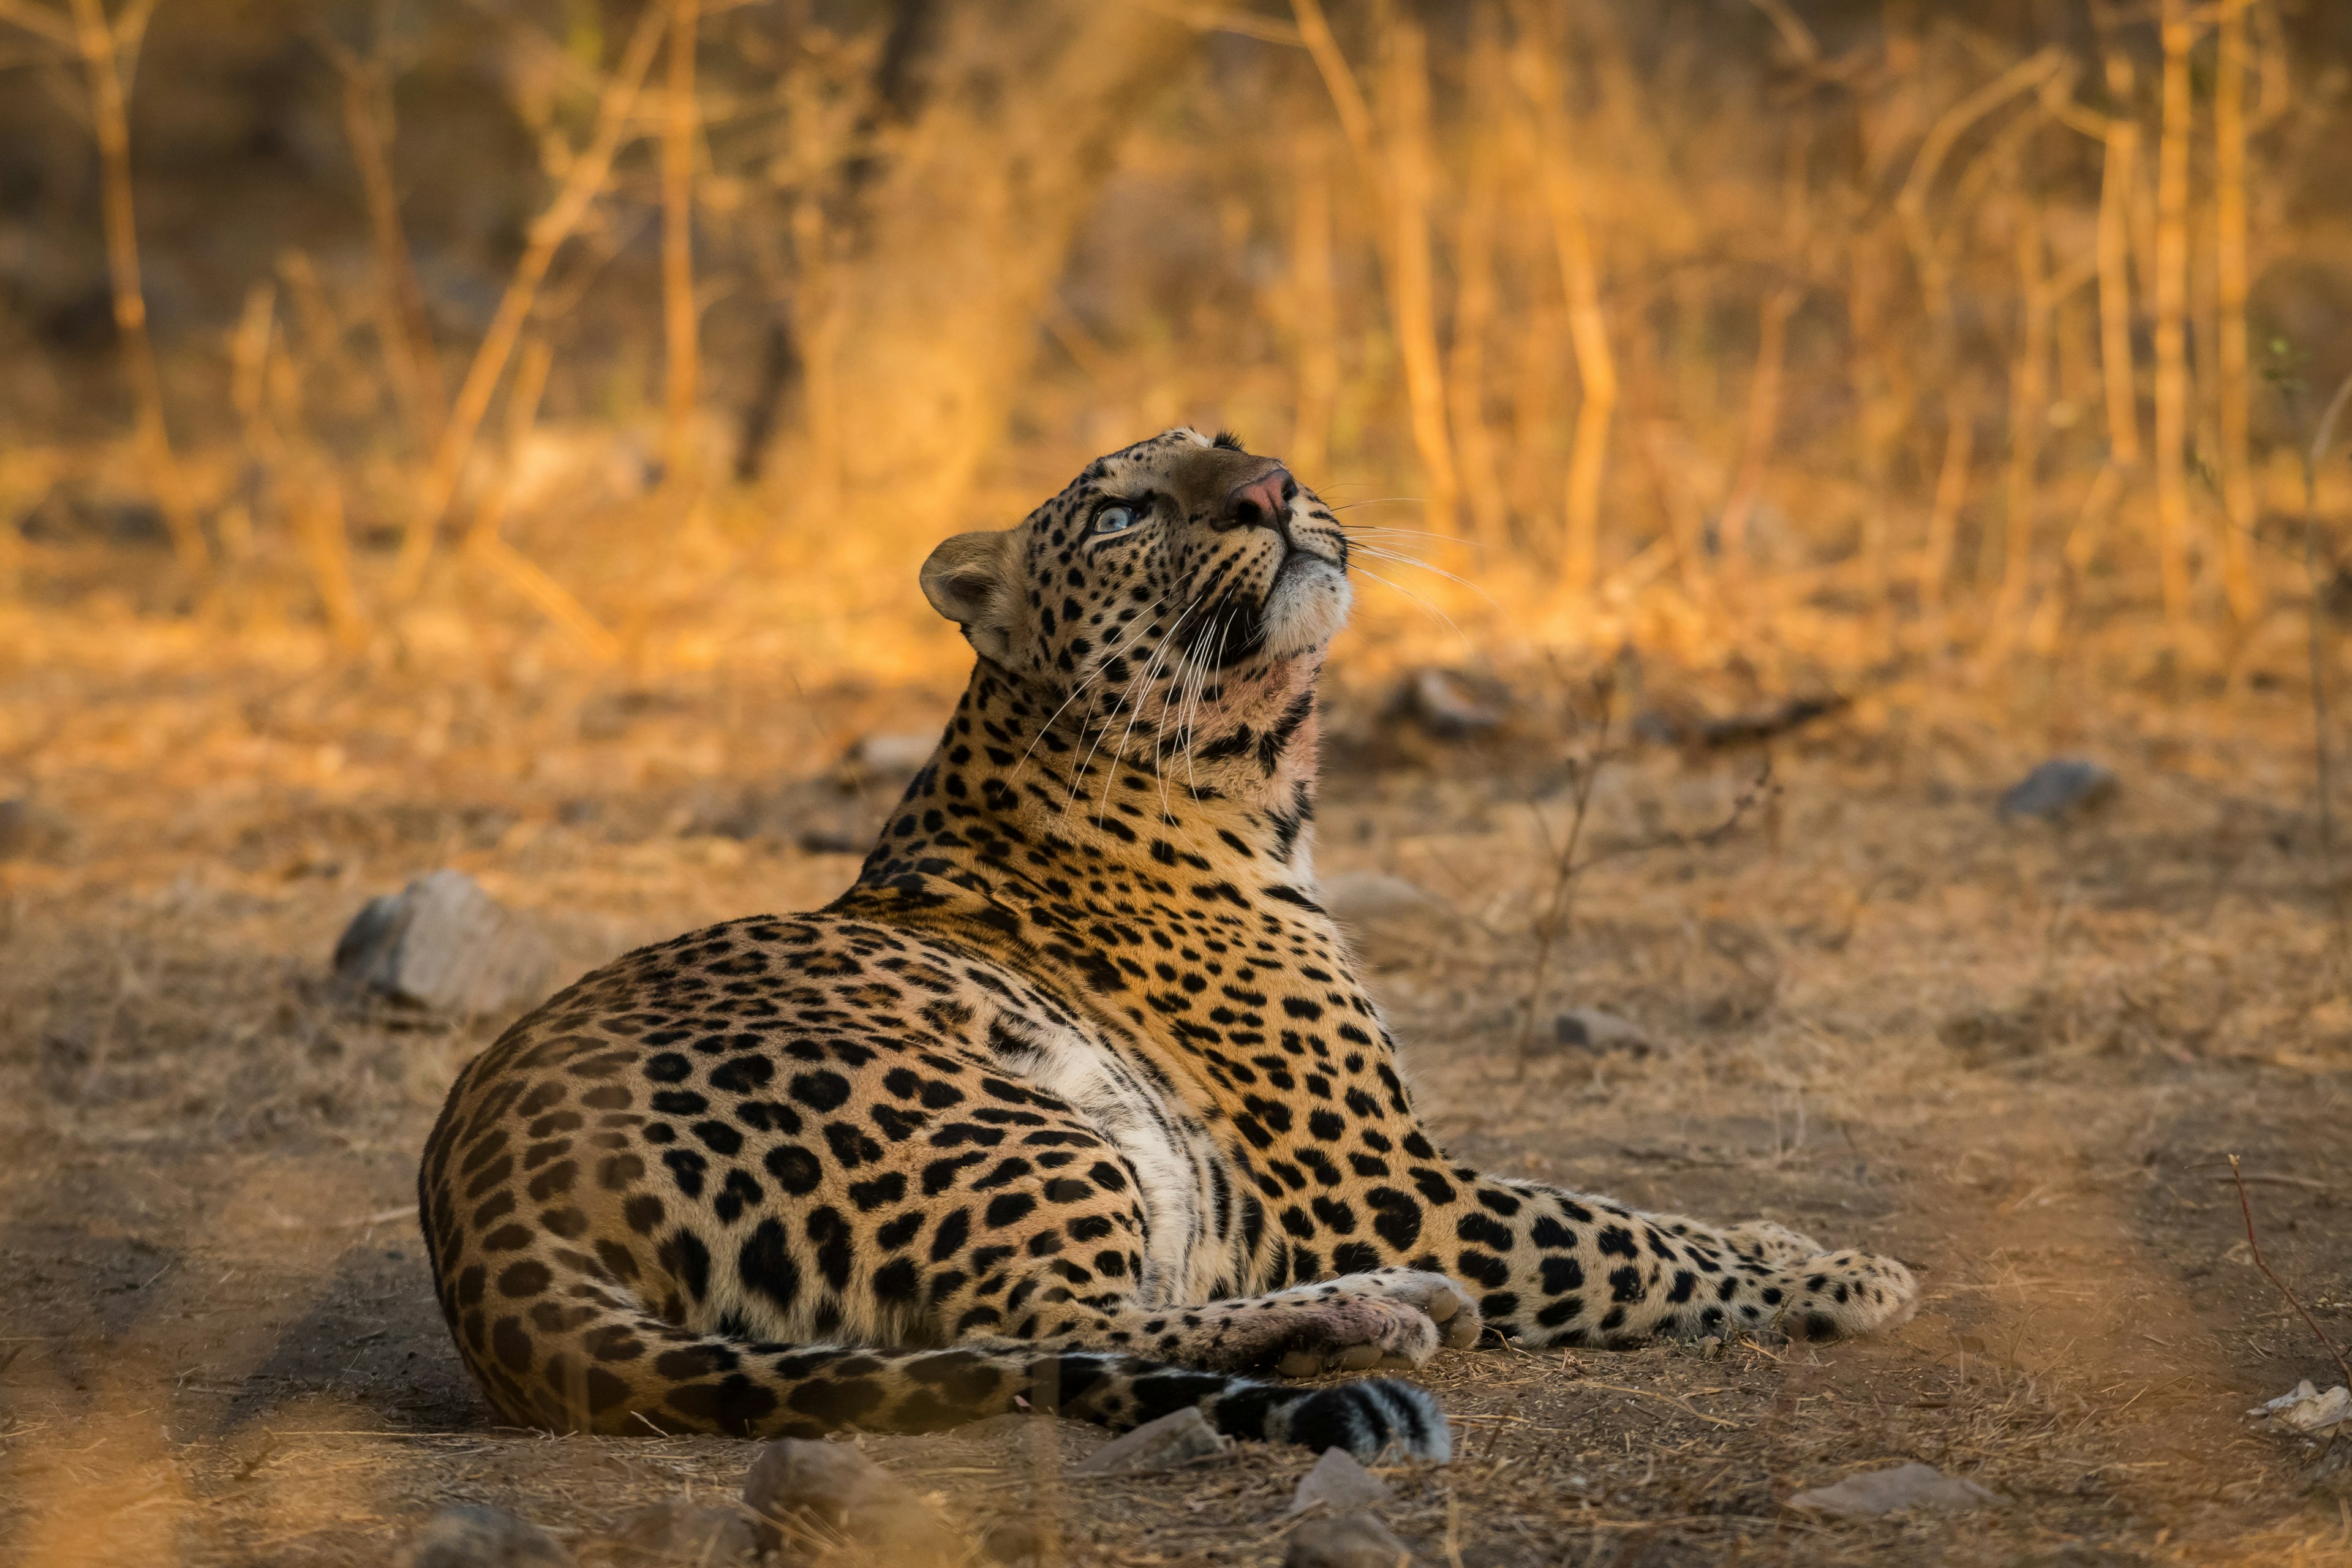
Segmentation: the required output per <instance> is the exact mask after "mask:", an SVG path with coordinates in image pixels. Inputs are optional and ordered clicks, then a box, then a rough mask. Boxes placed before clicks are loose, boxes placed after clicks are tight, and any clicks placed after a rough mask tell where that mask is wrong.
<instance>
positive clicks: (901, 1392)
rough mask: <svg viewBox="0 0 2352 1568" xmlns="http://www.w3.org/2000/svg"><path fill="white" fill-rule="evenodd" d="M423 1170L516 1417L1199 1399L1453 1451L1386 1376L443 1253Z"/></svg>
mask: <svg viewBox="0 0 2352 1568" xmlns="http://www.w3.org/2000/svg"><path fill="white" fill-rule="evenodd" d="M420 1187H421V1188H423V1189H424V1191H425V1205H424V1214H423V1217H424V1219H425V1231H426V1238H427V1243H428V1247H427V1250H428V1252H430V1253H432V1254H433V1261H434V1271H435V1276H436V1279H435V1283H436V1287H437V1290H438V1294H439V1296H440V1299H441V1309H442V1312H443V1315H444V1316H445V1317H446V1319H447V1321H448V1323H449V1331H450V1334H451V1336H452V1337H453V1338H454V1339H455V1340H456V1341H457V1349H458V1352H459V1353H460V1354H461V1355H462V1356H463V1357H464V1358H465V1361H466V1363H467V1367H468V1368H469V1369H470V1370H471V1371H472V1372H473V1373H474V1376H475V1379H476V1381H478V1383H479V1384H481V1386H482V1389H483V1391H484V1392H485V1393H486V1394H488V1396H489V1398H490V1402H491V1403H492V1404H493V1405H495V1406H496V1407H497V1408H498V1411H499V1414H500V1415H502V1416H503V1417H505V1418H506V1419H508V1420H509V1421H512V1422H514V1423H516V1424H517V1425H519V1426H536V1427H540V1428H541V1429H544V1430H547V1431H553V1432H594V1433H602V1434H606V1435H612V1436H621V1435H644V1434H646V1433H676V1432H708V1433H717V1434H722V1435H726V1436H738V1437H759V1438H772V1437H812V1436H822V1435H823V1434H824V1433H827V1432H833V1431H840V1430H844V1429H851V1428H854V1429H856V1430H860V1431H867V1432H932V1431H939V1430H941V1429H943V1428H946V1427H951V1426H960V1425H961V1424H963V1423H964V1422H967V1421H972V1420H977V1419H979V1418H981V1417H983V1416H988V1415H1002V1414H1004V1413H1006V1412H1008V1411H1013V1410H1017V1409H1021V1408H1024V1407H1025V1408H1027V1409H1030V1410H1035V1411H1044V1412H1051V1413H1055V1414H1059V1415H1067V1416H1074V1417H1076V1418H1079V1419H1081V1420H1087V1421H1093V1422H1096V1423H1098V1424H1100V1425H1102V1426H1108V1427H1110V1428H1111V1429H1112V1430H1114V1431H1125V1430H1127V1429H1129V1428H1130V1427H1133V1426H1140V1425H1141V1424H1142V1423H1144V1422H1146V1421H1150V1420H1153V1419H1155V1418H1157V1417H1159V1416H1161V1415H1169V1414H1171V1413H1173V1412H1175V1411H1177V1410H1181V1409H1182V1408H1183V1407H1185V1406H1186V1405H1192V1406H1195V1407H1197V1408H1198V1409H1199V1410H1200V1411H1201V1413H1202V1415H1204V1416H1206V1417H1207V1418H1208V1420H1209V1422H1210V1424H1211V1425H1212V1426H1214V1427H1215V1428H1216V1429H1217V1430H1218V1431H1220V1432H1223V1433H1224V1434H1225V1435H1227V1436H1233V1437H1244V1438H1255V1439H1261V1440H1264V1441H1267V1442H1276V1443H1302V1444H1305V1445H1307V1447H1310V1448H1313V1449H1316V1450H1318V1451H1320V1450H1322V1449H1324V1448H1334V1447H1336V1448H1345V1449H1347V1450H1348V1451H1349V1453H1351V1454H1353V1455H1355V1456H1356V1457H1357V1458H1361V1459H1367V1460H1369V1459H1370V1458H1373V1457H1374V1456H1376V1455H1378V1454H1380V1453H1381V1451H1382V1450H1383V1449H1386V1448H1388V1447H1390V1446H1391V1444H1394V1445H1396V1446H1397V1447H1399V1448H1400V1449H1402V1452H1403V1453H1405V1454H1406V1455H1408V1456H1410V1457H1412V1458H1423V1459H1436V1460H1444V1459H1445V1458H1450V1457H1451V1454H1452V1440H1451V1436H1450V1434H1449V1432H1448V1429H1447V1426H1446V1422H1445V1416H1444V1412H1443V1411H1441V1410H1440V1409H1439V1407H1438V1405H1437V1402H1436V1400H1435V1399H1434V1398H1433V1397H1432V1396H1431V1395H1430V1394H1428V1393H1427V1392H1426V1391H1424V1390H1423V1389H1420V1388H1416V1387H1414V1386H1412V1384H1405V1383H1397V1382H1392V1381H1391V1380H1389V1379H1386V1378H1368V1379H1363V1380H1360V1381H1358V1382H1353V1383H1346V1384H1336V1385H1331V1386H1325V1387H1300V1386H1297V1385H1293V1384H1279V1383H1267V1382H1261V1381H1258V1380H1255V1379H1251V1378H1245V1377H1236V1376H1232V1375H1230V1374H1227V1373H1213V1372H1202V1371H1197V1370H1194V1369H1192V1368H1189V1367H1181V1366H1176V1365H1171V1364H1170V1363H1165V1362H1155V1361H1148V1360H1145V1359H1143V1358H1141V1357H1138V1356H1131V1355H1126V1354H1120V1353H1114V1352H1102V1351H1092V1350H1080V1349H1065V1348H1060V1347H1056V1346H1052V1345H1043V1344H1041V1345H1034V1346H1032V1345H1026V1344H1008V1343H1007V1342H1003V1341H995V1342H989V1343H987V1344H985V1345H971V1346H958V1345H950V1346H948V1347H945V1348H941V1349H922V1350H914V1349H892V1348H860V1347H856V1346H845V1345H832V1344H814V1345H810V1344H779V1343H773V1342H763V1341H758V1340H752V1339H748V1338H739V1337H734V1336H730V1335H727V1334H723V1333H701V1332H698V1331H694V1330H692V1329H688V1328H682V1327H679V1326H677V1324H676V1323H673V1322H671V1321H667V1319H666V1318H665V1317H663V1316H659V1315H656V1313H654V1312H652V1311H650V1310H647V1309H646V1306H645V1304H644V1303H643V1302H642V1301H641V1300H638V1297H637V1293H636V1290H635V1289H634V1288H633V1286H632V1284H631V1283H629V1282H627V1281H625V1280H623V1279H619V1278H616V1276H615V1273H614V1270H613V1269H612V1268H609V1267H606V1266H605V1265H604V1264H603V1263H601V1262H600V1261H599V1259H598V1258H593V1257H591V1256H589V1255H588V1254H586V1253H583V1252H579V1251H575V1250H573V1249H572V1248H571V1247H547V1246H545V1245H543V1244H542V1245H541V1246H537V1247H521V1248H518V1249H516V1252H515V1253H514V1254H510V1255H509V1256H508V1257H507V1258H504V1259H501V1260H498V1261H493V1260H491V1259H490V1258H488V1257H486V1256H485V1255H483V1254H481V1253H478V1252H471V1251H470V1249H467V1248H464V1247H462V1245H461V1246H460V1247H457V1248H452V1249H451V1252H452V1253H453V1254H454V1256H450V1257H447V1258H446V1265H448V1266H446V1267H445V1258H444V1256H443V1254H442V1251H441V1249H440V1248H439V1247H435V1246H433V1245H432V1243H434V1242H435V1241H436V1240H439V1239H441V1237H436V1234H435V1233H436V1230H441V1231H442V1235H443V1236H446V1235H447V1234H448V1232H447V1231H446V1230H442V1227H440V1226H436V1224H435V1221H436V1218H438V1217H443V1216H441V1215H439V1214H438V1212H437V1211H438V1206H439V1205H435V1204H434V1202H433V1201H432V1196H431V1193H430V1184H420ZM469 1254H470V1255H469ZM621 1256H623V1257H625V1254H623V1255H621Z"/></svg>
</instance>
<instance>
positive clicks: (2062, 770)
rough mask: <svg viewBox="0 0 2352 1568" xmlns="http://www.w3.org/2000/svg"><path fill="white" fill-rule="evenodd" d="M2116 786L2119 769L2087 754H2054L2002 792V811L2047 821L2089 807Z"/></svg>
mask: <svg viewBox="0 0 2352 1568" xmlns="http://www.w3.org/2000/svg"><path fill="white" fill-rule="evenodd" d="M2115 790H2116V775H2115V773H2113V772H2112V771H2111V770H2109V769H2107V768H2105V767H2103V766H2101V765H2100V764H2099V763H2095V762H2092V761H2091V760H2090V759H2088V758H2087V757H2053V758H2051V759H2050V761H2048V762H2046V763H2042V765H2041V766H2040V767H2037V768H2035V769H2034V770H2033V771H2032V773H2028V774H2026V775H2025V776H2024V777H2023V778H2021V779H2020V780H2018V781H2017V782H2016V783H2015V784H2011V785H2010V786H2009V788H2008V789H2006V790H2004V791H2003V792H2002V793H2001V797H2000V812H2001V815H2002V816H2038V817H2041V818H2042V819H2044V820H2045V821H2046V820H2049V819H2051V818H2053V817H2060V816H2068V815H2070V814H2072V813H2074V812H2077V811H2086V810H2088V809H2090V808H2091V807H2092V806H2095V805H2100V804H2101V803H2102V802H2104V801H2105V800H2106V798H2107V797H2108V796H2109V795H2113V794H2114V793H2115Z"/></svg>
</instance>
